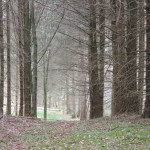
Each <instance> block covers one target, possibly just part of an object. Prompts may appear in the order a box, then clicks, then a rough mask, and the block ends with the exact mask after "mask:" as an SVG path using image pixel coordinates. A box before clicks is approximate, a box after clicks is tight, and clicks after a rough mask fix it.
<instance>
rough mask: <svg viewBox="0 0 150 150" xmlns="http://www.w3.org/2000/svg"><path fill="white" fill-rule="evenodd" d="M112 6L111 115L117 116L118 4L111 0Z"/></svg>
mask: <svg viewBox="0 0 150 150" xmlns="http://www.w3.org/2000/svg"><path fill="white" fill-rule="evenodd" d="M111 6H112V10H113V11H112V13H113V14H112V21H111V28H112V56H113V87H112V103H111V115H115V114H116V113H117V112H118V107H117V103H118V102H117V98H118V96H117V92H118V77H117V73H118V63H117V61H118V49H117V44H118V42H117V26H116V22H117V16H116V15H117V2H116V0H111Z"/></svg>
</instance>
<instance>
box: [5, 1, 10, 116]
mask: <svg viewBox="0 0 150 150" xmlns="http://www.w3.org/2000/svg"><path fill="white" fill-rule="evenodd" d="M9 5H10V1H9V0H7V2H6V12H7V115H11V65H10V61H11V60H10V14H9V13H10V12H9Z"/></svg>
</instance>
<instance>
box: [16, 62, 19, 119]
mask: <svg viewBox="0 0 150 150" xmlns="http://www.w3.org/2000/svg"><path fill="white" fill-rule="evenodd" d="M18 77H19V70H18V62H17V64H16V116H18V89H19V88H18V87H19V86H18Z"/></svg>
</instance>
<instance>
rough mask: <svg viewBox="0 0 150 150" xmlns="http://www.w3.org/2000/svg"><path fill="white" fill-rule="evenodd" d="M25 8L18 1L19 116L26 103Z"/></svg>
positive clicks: (21, 114) (20, 0)
mask: <svg viewBox="0 0 150 150" xmlns="http://www.w3.org/2000/svg"><path fill="white" fill-rule="evenodd" d="M22 8H23V6H22V0H18V39H19V72H20V108H19V116H23V102H24V87H23V85H24V81H23V78H24V77H23V75H24V66H23V62H24V59H23V52H22V51H23V42H22V41H23V36H22V33H23V31H22V20H23V14H22V11H23V9H22Z"/></svg>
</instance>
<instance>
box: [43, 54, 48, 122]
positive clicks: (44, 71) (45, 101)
mask: <svg viewBox="0 0 150 150" xmlns="http://www.w3.org/2000/svg"><path fill="white" fill-rule="evenodd" d="M43 58H44V60H43V87H44V120H47V79H46V77H47V75H46V74H47V73H46V62H45V61H46V59H45V56H44V57H43Z"/></svg>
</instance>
